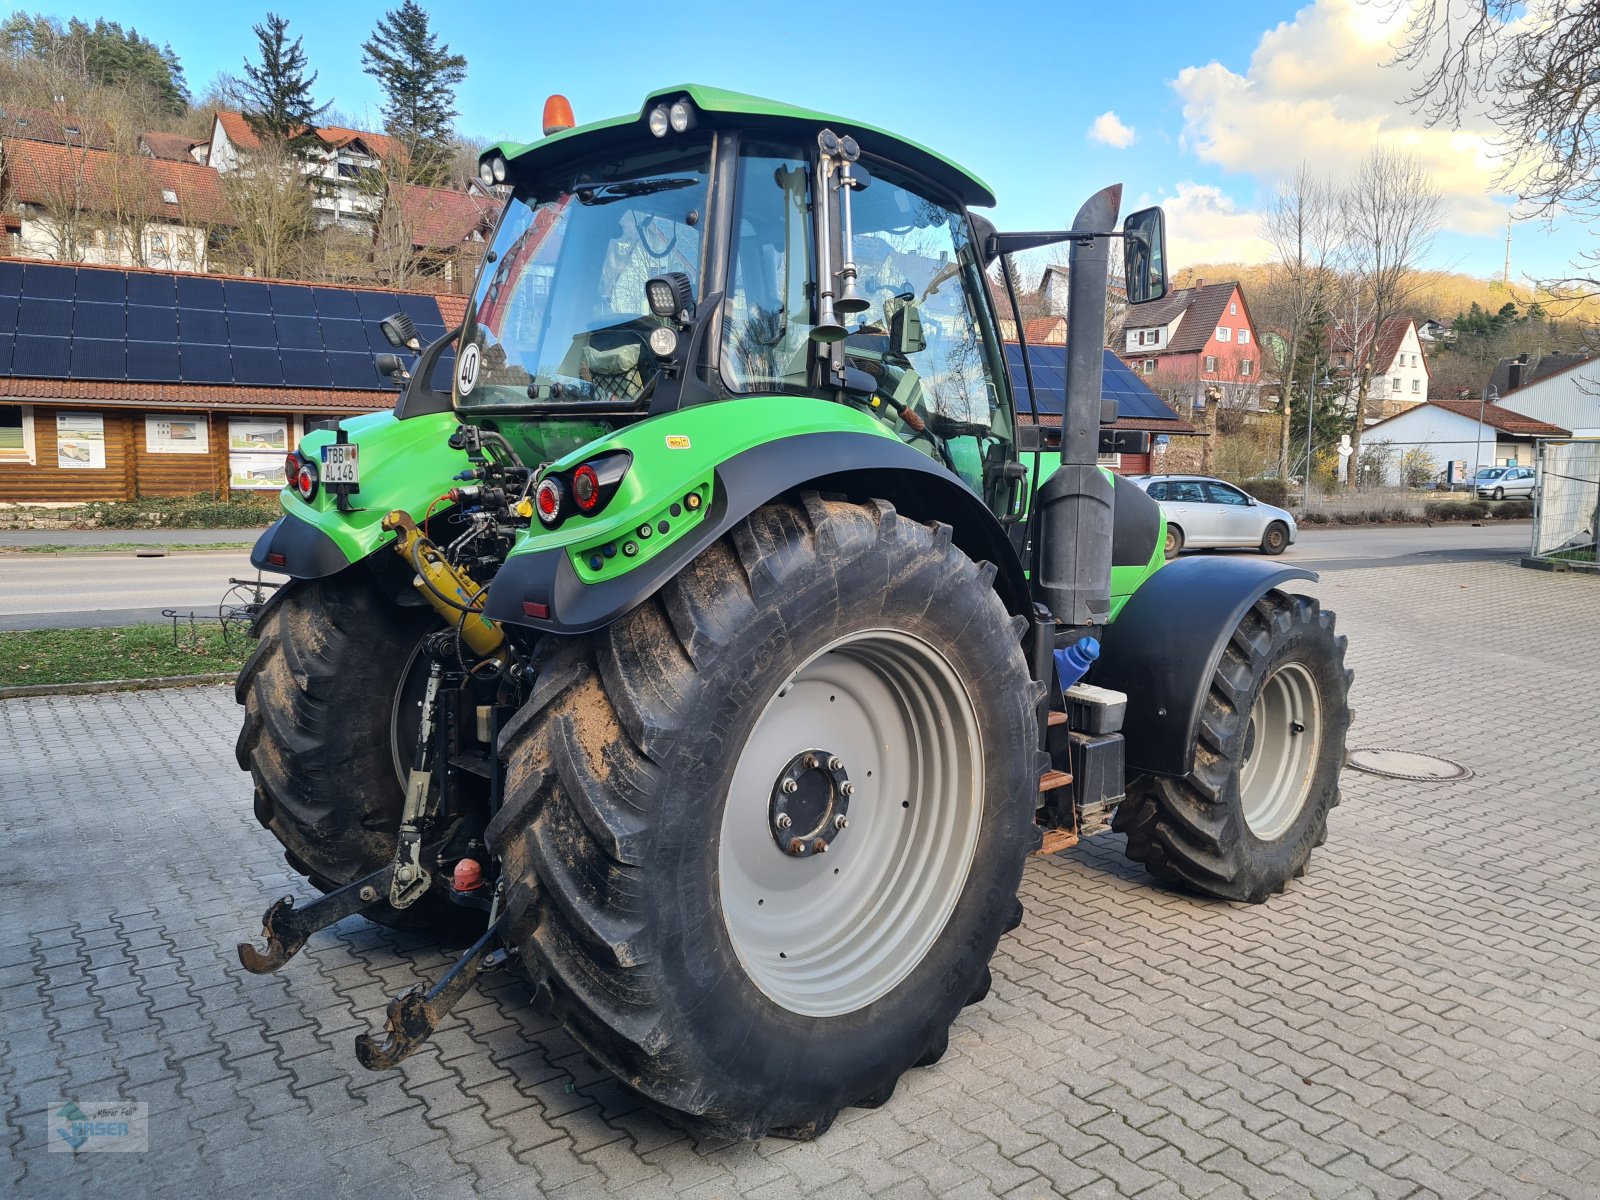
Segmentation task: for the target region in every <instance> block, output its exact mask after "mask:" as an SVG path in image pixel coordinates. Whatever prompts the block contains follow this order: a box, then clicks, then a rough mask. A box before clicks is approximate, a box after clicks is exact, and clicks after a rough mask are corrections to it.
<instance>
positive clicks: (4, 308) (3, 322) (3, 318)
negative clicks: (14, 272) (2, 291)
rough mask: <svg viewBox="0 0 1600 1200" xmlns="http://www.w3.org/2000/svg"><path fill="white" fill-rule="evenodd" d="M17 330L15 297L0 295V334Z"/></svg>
mask: <svg viewBox="0 0 1600 1200" xmlns="http://www.w3.org/2000/svg"><path fill="white" fill-rule="evenodd" d="M16 331H17V298H16V297H15V296H0V334H8V333H15V332H16Z"/></svg>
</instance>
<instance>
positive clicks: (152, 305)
mask: <svg viewBox="0 0 1600 1200" xmlns="http://www.w3.org/2000/svg"><path fill="white" fill-rule="evenodd" d="M395 312H404V313H407V314H408V315H409V316H410V317H411V319H412V321H413V322H415V323H416V327H417V334H418V336H420V337H421V339H422V343H423V345H427V344H428V343H429V342H430V341H432V340H433V339H435V338H437V337H440V336H441V335H443V333H444V331H445V329H444V318H443V317H442V316H441V315H440V313H439V303H438V301H437V300H435V299H434V298H433V297H432V296H422V295H409V294H396V293H394V292H365V291H352V290H349V289H345V288H329V287H316V286H313V285H311V284H299V283H267V282H263V281H260V280H253V279H218V278H215V277H214V276H209V275H179V274H172V275H167V274H155V273H151V272H146V271H116V270H107V269H104V268H92V267H85V268H81V269H80V268H77V267H69V266H60V265H57V264H51V263H31V262H29V263H23V262H0V376H13V377H19V378H24V379H70V380H100V381H111V382H127V383H200V384H213V385H218V386H229V387H234V386H237V387H307V388H347V389H355V390H361V391H391V390H393V389H394V386H395V385H394V383H393V381H392V380H389V379H386V378H384V377H383V376H381V375H379V374H378V370H377V365H376V363H375V361H374V359H375V357H376V356H377V355H378V354H381V353H386V352H392V351H393V349H394V348H393V347H392V346H390V345H389V344H388V343H387V342H386V341H385V340H384V338H383V334H382V333H381V332H380V331H379V329H378V322H379V321H380V320H382V319H383V318H384V317H387V316H390V315H391V314H393V313H395ZM449 357H450V356H448V355H447V356H446V358H447V359H448V358H449ZM451 369H452V368H451V363H450V362H443V363H441V364H440V369H439V371H438V372H437V373H436V374H435V377H434V378H435V386H443V387H448V386H449V382H450V371H451Z"/></svg>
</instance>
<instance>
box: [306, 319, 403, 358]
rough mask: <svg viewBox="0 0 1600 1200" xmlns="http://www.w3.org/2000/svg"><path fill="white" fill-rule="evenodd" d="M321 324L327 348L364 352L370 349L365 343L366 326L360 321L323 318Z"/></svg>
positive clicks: (323, 339)
mask: <svg viewBox="0 0 1600 1200" xmlns="http://www.w3.org/2000/svg"><path fill="white" fill-rule="evenodd" d="M321 324H322V341H323V344H324V345H326V346H327V347H328V349H329V350H349V351H355V350H359V351H361V352H362V353H366V352H367V351H369V350H370V349H371V347H370V346H369V345H368V344H367V330H366V327H365V326H364V325H362V324H361V322H360V321H328V320H324V321H323V322H321ZM385 345H387V343H385Z"/></svg>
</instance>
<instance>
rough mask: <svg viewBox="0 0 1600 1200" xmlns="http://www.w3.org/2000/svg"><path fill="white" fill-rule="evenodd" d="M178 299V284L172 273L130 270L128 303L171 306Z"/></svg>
mask: <svg viewBox="0 0 1600 1200" xmlns="http://www.w3.org/2000/svg"><path fill="white" fill-rule="evenodd" d="M177 301H178V289H177V285H176V284H175V283H174V282H173V279H172V276H171V275H146V274H144V273H143V272H140V271H130V272H128V303H129V304H150V305H155V306H158V307H163V308H171V307H172V306H173V305H174V304H176V303H177Z"/></svg>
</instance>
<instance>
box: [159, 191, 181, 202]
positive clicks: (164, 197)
mask: <svg viewBox="0 0 1600 1200" xmlns="http://www.w3.org/2000/svg"><path fill="white" fill-rule="evenodd" d="M161 202H162V203H163V204H176V203H177V202H178V193H177V192H175V191H173V190H172V189H171V188H162V189H161Z"/></svg>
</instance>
